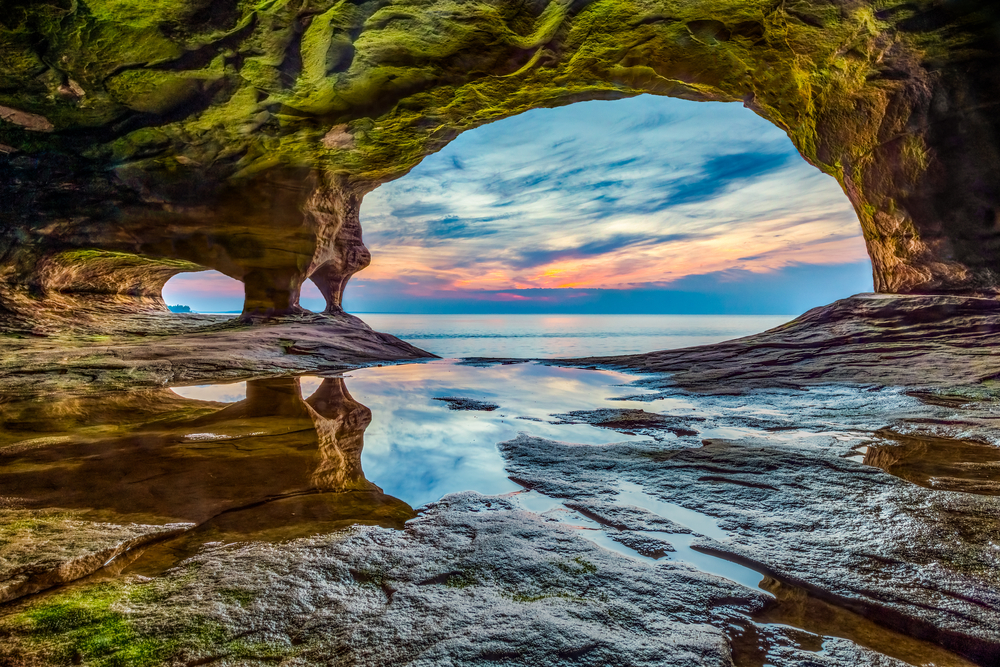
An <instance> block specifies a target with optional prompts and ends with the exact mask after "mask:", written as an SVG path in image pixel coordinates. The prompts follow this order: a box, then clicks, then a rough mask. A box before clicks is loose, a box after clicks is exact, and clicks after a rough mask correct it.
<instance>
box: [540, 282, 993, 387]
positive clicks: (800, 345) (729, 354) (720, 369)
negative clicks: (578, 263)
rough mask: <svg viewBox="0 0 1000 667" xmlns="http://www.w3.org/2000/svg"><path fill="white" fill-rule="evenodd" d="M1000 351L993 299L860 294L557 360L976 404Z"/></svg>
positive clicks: (707, 383) (696, 382) (684, 379)
mask: <svg viewBox="0 0 1000 667" xmlns="http://www.w3.org/2000/svg"><path fill="white" fill-rule="evenodd" d="M998 352H1000V301H998V300H996V299H993V298H978V297H960V296H894V295H877V294H868V295H865V294H859V295H857V296H853V297H850V298H848V299H841V300H840V301H837V302H835V303H833V304H831V305H829V306H822V307H819V308H814V309H812V310H810V311H809V312H807V313H805V314H804V315H802V316H800V317H798V318H796V319H794V320H792V321H791V322H789V323H787V324H784V325H782V326H780V327H777V328H775V329H771V330H770V331H766V332H764V333H760V334H754V335H753V336H747V337H745V338H738V339H736V340H733V341H727V342H724V343H716V344H713V345H704V346H700V347H691V348H685V349H681V350H664V351H662V352H650V353H646V354H635V355H627V356H618V357H591V358H588V359H576V360H569V361H560V362H559V363H560V364H566V365H570V364H572V365H579V366H591V365H602V366H609V367H613V368H621V369H628V370H635V371H640V372H645V373H661V374H669V379H666V378H664V379H663V380H662V381H659V380H652V381H651V382H650V383H649V384H650V385H651V386H658V385H663V386H671V385H677V386H681V387H684V388H687V389H690V390H694V391H704V392H707V393H712V394H718V393H726V392H732V393H741V392H744V391H746V390H747V389H751V388H774V387H788V388H797V387H808V386H818V385H822V384H832V383H847V384H861V385H874V386H907V387H912V388H914V389H918V388H931V389H934V390H937V391H940V392H943V393H944V394H947V393H948V392H949V391H952V392H955V393H956V394H957V396H956V398H959V397H961V396H964V397H965V398H966V399H967V400H973V399H979V398H984V397H989V396H992V395H993V382H994V380H996V379H997V378H998V377H1000V356H998ZM934 393H935V392H931V393H930V394H929V395H934ZM954 400H955V399H953V401H954Z"/></svg>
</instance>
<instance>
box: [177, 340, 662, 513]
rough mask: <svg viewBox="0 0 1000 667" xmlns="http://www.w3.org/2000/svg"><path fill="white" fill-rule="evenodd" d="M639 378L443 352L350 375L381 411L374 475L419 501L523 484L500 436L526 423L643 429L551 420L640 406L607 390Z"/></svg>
mask: <svg viewBox="0 0 1000 667" xmlns="http://www.w3.org/2000/svg"><path fill="white" fill-rule="evenodd" d="M635 379H636V378H635V376H629V375H625V374H623V373H615V372H610V371H593V370H582V369H576V368H556V367H551V366H543V365H539V364H535V363H523V364H512V365H506V366H499V365H498V366H489V367H475V366H463V365H461V364H458V363H456V362H455V361H451V360H442V361H433V362H430V363H426V364H407V365H401V366H386V367H382V368H365V369H360V370H355V371H352V372H351V373H350V374H349V375H348V376H346V385H347V389H348V391H350V392H351V395H352V396H353V397H354V399H355V400H357V401H359V402H360V403H362V404H364V405H366V406H367V407H368V408H369V409H371V411H372V415H373V417H372V423H371V425H370V426H369V427H368V429H367V430H366V431H365V447H364V450H363V453H362V465H363V468H364V471H365V476H366V477H367V478H368V479H369V480H371V481H372V482H374V483H375V484H377V485H379V486H380V487H382V489H383V490H384V491H385V492H386V493H387V494H389V495H391V496H395V497H397V498H400V499H401V500H403V501H405V502H407V503H409V504H410V505H412V506H413V507H419V506H421V505H424V504H426V503H429V502H433V501H435V500H438V499H440V498H441V497H442V496H444V495H446V494H448V493H454V492H457V491H469V490H472V491H478V492H480V493H484V494H499V493H506V492H509V491H515V490H517V489H519V488H520V487H519V486H517V485H516V484H514V483H513V482H511V481H510V480H509V479H508V478H507V473H506V472H505V471H504V461H503V459H502V458H501V456H500V453H499V452H498V451H497V447H496V443H498V442H502V441H504V440H509V439H511V438H514V437H515V436H517V434H518V432H521V431H525V432H527V433H529V434H531V435H533V436H539V437H543V438H550V439H553V440H563V441H567V442H574V443H580V444H604V443H610V442H622V441H629V440H640V439H644V438H641V437H638V436H630V435H624V434H621V433H616V432H614V431H609V430H607V429H600V428H596V427H593V426H590V425H587V424H561V425H560V424H550V423H547V422H549V421H554V420H553V418H552V417H551V415H552V414H554V413H561V412H569V411H572V410H587V409H595V408H602V407H610V408H641V407H643V405H642V404H641V403H638V402H635V401H620V400H619V401H610V400H608V399H609V398H611V397H614V396H622V395H625V394H636V393H640V394H642V393H648V392H647V391H646V390H644V389H641V388H635V387H618V386H615V385H619V384H624V383H630V382H633V381H634V380H635ZM320 382H322V379H321V378H318V377H311V376H305V377H302V378H300V383H301V387H302V396H303V398H307V397H308V396H309V395H310V394H312V393H313V392H314V391H315V390H316V388H317V387H318V386H319V384H320ZM173 391H174V392H175V393H177V394H179V395H181V396H183V397H186V398H194V399H198V400H203V401H219V402H229V403H231V402H235V401H239V400H242V399H244V398H245V397H246V383H243V382H240V383H233V384H225V385H214V386H213V385H206V386H192V387H174V388H173ZM444 396H457V397H462V398H473V399H477V400H485V401H491V402H493V403H497V404H498V405H499V406H500V408H499V409H498V410H495V411H492V412H483V411H471V410H451V409H449V407H448V405H447V404H446V403H444V402H442V401H435V400H434V398H436V397H444ZM519 417H526V418H528V419H519ZM534 420H541V421H534Z"/></svg>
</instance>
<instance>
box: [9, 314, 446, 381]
mask: <svg viewBox="0 0 1000 667" xmlns="http://www.w3.org/2000/svg"><path fill="white" fill-rule="evenodd" d="M0 340H2V341H3V345H2V346H0V389H2V390H4V391H5V392H7V393H8V394H12V395H18V394H20V395H30V394H36V393H44V392H50V393H52V392H75V393H78V392H99V391H106V390H108V389H122V388H128V387H136V386H163V385H166V384H196V383H198V382H213V381H214V382H218V381H226V380H243V379H247V378H254V377H266V376H273V375H289V374H300V373H304V372H315V371H343V370H346V369H349V368H355V367H357V366H363V365H367V364H375V363H381V362H398V361H414V360H419V359H428V358H434V355H432V354H430V353H429V352H425V351H424V350H421V349H419V348H417V347H414V346H413V345H410V344H409V343H406V342H404V341H401V340H400V339H398V338H396V337H395V336H391V335H389V334H384V333H380V332H377V331H374V330H372V328H371V327H369V326H368V325H367V324H365V323H364V322H362V321H361V320H360V319H358V318H357V317H354V316H352V315H348V314H347V313H343V312H340V313H331V314H308V315H296V316H286V317H283V318H280V319H277V320H270V321H267V322H264V323H263V324H260V325H257V326H252V325H250V324H248V323H245V322H239V321H232V320H226V319H225V318H224V317H220V316H208V315H182V316H178V315H174V314H170V313H163V314H160V313H151V314H143V315H134V316H130V317H123V318H122V319H121V320H117V321H112V322H110V323H106V324H104V325H100V326H98V325H96V324H95V325H92V326H90V327H77V329H76V330H75V331H70V332H68V333H64V334H61V333H54V334H53V335H47V336H35V335H32V333H31V332H30V331H23V332H19V333H12V334H7V335H5V336H0Z"/></svg>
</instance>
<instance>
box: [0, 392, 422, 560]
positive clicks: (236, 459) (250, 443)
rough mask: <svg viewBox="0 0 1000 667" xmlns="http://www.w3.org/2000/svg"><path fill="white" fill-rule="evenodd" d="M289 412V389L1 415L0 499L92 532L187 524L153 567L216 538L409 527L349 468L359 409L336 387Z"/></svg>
mask: <svg viewBox="0 0 1000 667" xmlns="http://www.w3.org/2000/svg"><path fill="white" fill-rule="evenodd" d="M316 384H317V386H316V389H315V391H314V392H313V393H312V394H311V395H310V396H309V398H308V399H307V400H303V398H302V395H301V390H300V382H299V380H298V379H297V378H278V379H268V380H254V381H251V382H248V383H246V385H245V389H244V390H243V391H244V392H245V397H243V398H242V400H239V401H237V402H233V403H231V404H228V405H227V404H225V403H221V402H205V401H199V400H194V399H188V398H184V397H181V396H178V395H177V394H175V393H174V392H171V391H170V390H167V389H163V390H146V391H136V392H123V393H119V394H113V395H106V396H102V397H100V398H96V399H95V398H71V399H66V400H63V401H59V400H52V399H47V400H45V401H40V400H31V401H19V402H12V403H7V404H6V405H4V406H3V412H2V416H3V434H2V437H3V439H4V441H5V442H4V444H5V445H6V446H3V447H2V448H0V488H2V489H3V490H4V491H3V492H4V495H5V496H6V497H7V498H8V500H9V501H11V502H15V503H16V504H18V505H20V506H24V507H28V508H44V507H58V508H62V509H67V510H72V511H75V513H79V515H80V516H81V518H85V519H90V520H95V521H112V522H116V523H125V522H133V521H134V522H149V523H166V522H190V523H195V524H198V528H197V529H196V530H195V531H194V532H192V533H188V534H186V535H184V536H182V537H181V538H178V539H177V540H174V541H173V542H170V543H167V544H166V545H161V546H160V547H158V548H155V549H152V550H151V551H152V552H155V553H152V554H148V555H147V556H146V557H145V558H146V559H147V560H150V559H151V560H154V561H156V563H155V564H154V565H151V567H152V569H154V570H155V569H161V565H169V564H171V563H172V562H175V561H176V559H177V558H179V557H183V556H185V555H187V554H188V553H191V552H192V551H193V550H194V549H196V548H197V546H198V545H200V544H203V543H205V542H208V541H214V540H222V539H227V540H229V539H287V538H292V537H299V536H303V535H309V534H315V533H317V532H322V531H329V530H333V529H337V528H340V527H343V526H346V525H350V524H354V523H366V524H378V525H385V526H393V527H401V526H402V524H403V522H405V521H406V520H407V519H409V518H411V517H412V516H414V514H413V510H412V509H411V508H410V507H409V506H408V505H407V504H406V503H404V502H403V501H401V500H399V499H397V498H393V497H391V496H389V495H386V494H384V493H383V492H382V490H381V489H379V487H378V486H376V485H375V484H373V483H372V482H370V481H368V480H367V479H366V478H365V475H364V473H363V471H362V467H361V450H362V447H363V443H364V430H365V428H367V426H368V424H369V423H370V422H371V411H370V410H369V409H368V408H367V407H365V406H363V405H361V404H360V403H358V402H357V401H355V400H354V399H353V397H352V396H351V395H350V393H348V391H347V388H346V386H345V384H344V381H343V379H341V378H327V379H323V380H321V381H319V382H318V383H316Z"/></svg>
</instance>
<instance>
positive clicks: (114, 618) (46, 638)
mask: <svg viewBox="0 0 1000 667" xmlns="http://www.w3.org/2000/svg"><path fill="white" fill-rule="evenodd" d="M126 596H127V589H125V588H123V587H121V586H118V585H112V584H107V585H101V586H94V587H91V588H85V589H82V590H75V591H73V592H71V593H66V594H62V595H57V596H53V598H52V599H51V601H47V602H45V603H43V604H41V605H38V606H37V607H33V608H29V609H28V610H27V611H26V612H23V613H22V614H20V615H18V617H15V618H14V619H13V624H14V625H15V626H16V625H18V624H20V625H21V626H22V627H23V628H24V629H25V630H26V631H27V636H28V638H29V641H30V642H31V643H34V644H41V645H44V646H46V647H51V649H50V650H52V651H53V653H54V655H53V656H52V657H53V658H54V660H53V662H57V663H67V662H76V663H79V662H80V661H84V662H86V664H89V665H95V666H99V667H141V666H143V665H154V664H157V663H160V662H162V661H163V660H164V659H165V658H166V657H167V656H168V655H169V654H170V653H171V652H172V650H173V649H174V647H175V643H174V642H171V641H164V640H160V639H157V638H154V637H144V636H140V635H139V634H138V633H137V632H136V631H135V629H134V628H133V627H132V626H131V625H130V624H129V622H128V621H127V619H126V617H125V615H124V614H123V613H122V612H119V611H116V610H114V609H113V608H112V607H113V605H115V604H116V603H119V602H122V601H123V599H124V598H125V597H126Z"/></svg>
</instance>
